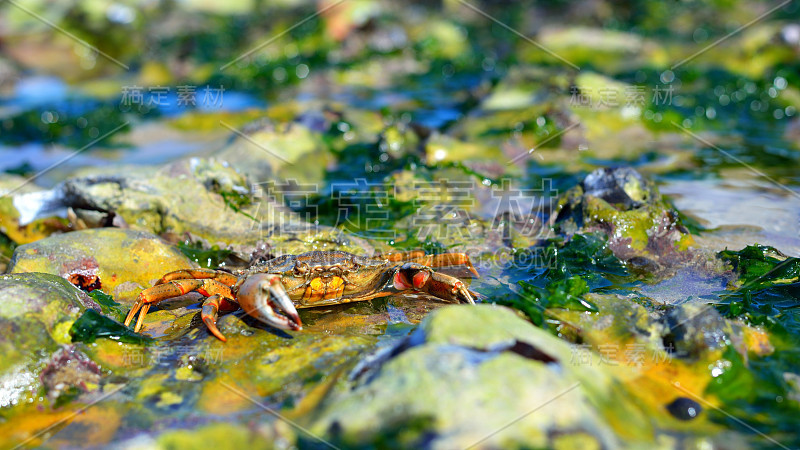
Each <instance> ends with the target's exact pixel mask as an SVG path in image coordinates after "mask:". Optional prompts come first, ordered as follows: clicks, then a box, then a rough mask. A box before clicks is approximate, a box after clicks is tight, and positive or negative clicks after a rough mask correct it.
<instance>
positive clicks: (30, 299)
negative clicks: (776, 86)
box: [0, 273, 100, 406]
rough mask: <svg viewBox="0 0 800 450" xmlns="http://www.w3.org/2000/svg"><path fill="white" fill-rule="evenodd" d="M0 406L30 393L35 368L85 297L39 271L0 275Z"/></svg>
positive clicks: (65, 337)
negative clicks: (0, 302) (0, 301)
mask: <svg viewBox="0 0 800 450" xmlns="http://www.w3.org/2000/svg"><path fill="white" fill-rule="evenodd" d="M0 299H2V304H1V305H0V331H1V332H0V355H2V356H0V406H9V405H13V404H16V403H17V402H19V401H20V400H21V399H22V398H24V397H25V396H29V395H34V394H36V391H37V389H38V386H39V379H38V371H39V370H40V368H41V366H42V365H43V364H44V363H45V361H46V360H47V358H48V355H49V354H50V353H51V352H53V351H55V350H56V349H57V348H58V346H59V344H68V343H70V342H71V339H70V336H69V333H68V331H69V328H70V326H71V324H72V323H73V322H74V321H75V320H76V319H77V318H78V316H80V314H81V313H82V312H83V311H85V310H86V309H87V308H92V309H95V310H98V311H99V310H100V307H99V305H97V304H96V303H95V302H94V301H93V300H92V299H91V298H89V297H88V296H87V295H86V294H84V293H83V292H81V291H79V290H78V289H76V288H75V287H74V286H72V285H71V284H70V283H69V282H67V281H66V280H64V279H63V278H61V277H58V276H55V275H50V274H44V273H24V274H6V275H0Z"/></svg>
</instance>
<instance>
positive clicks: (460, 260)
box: [408, 253, 480, 278]
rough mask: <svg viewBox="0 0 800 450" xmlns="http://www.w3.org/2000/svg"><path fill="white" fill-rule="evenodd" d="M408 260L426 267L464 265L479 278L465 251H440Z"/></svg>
mask: <svg viewBox="0 0 800 450" xmlns="http://www.w3.org/2000/svg"><path fill="white" fill-rule="evenodd" d="M408 261H409V262H415V263H419V264H423V265H426V266H428V267H449V266H465V267H466V268H467V269H469V271H470V272H472V274H473V275H475V278H480V274H478V271H477V270H475V267H474V266H473V265H472V261H470V260H469V255H467V254H466V253H442V254H439V255H423V256H421V257H417V258H413V259H409V260H408Z"/></svg>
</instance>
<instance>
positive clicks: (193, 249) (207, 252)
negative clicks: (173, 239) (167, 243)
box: [177, 241, 233, 269]
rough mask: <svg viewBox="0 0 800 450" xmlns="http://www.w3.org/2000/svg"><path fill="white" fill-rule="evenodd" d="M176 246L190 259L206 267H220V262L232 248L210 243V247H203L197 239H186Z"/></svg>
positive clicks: (229, 253)
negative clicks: (193, 240) (223, 247)
mask: <svg viewBox="0 0 800 450" xmlns="http://www.w3.org/2000/svg"><path fill="white" fill-rule="evenodd" d="M177 247H178V249H180V251H181V252H182V253H183V254H184V255H186V256H187V257H188V258H190V259H191V260H192V261H194V262H196V263H197V264H200V266H201V267H205V268H207V269H213V268H216V267H220V266H221V265H222V263H223V262H224V261H225V260H226V259H227V258H228V257H229V256H230V255H231V254H232V253H233V251H232V250H228V249H221V248H219V246H217V245H212V246H211V247H210V248H205V247H203V244H202V243H201V242H199V241H195V242H191V241H186V242H183V243H178V244H177Z"/></svg>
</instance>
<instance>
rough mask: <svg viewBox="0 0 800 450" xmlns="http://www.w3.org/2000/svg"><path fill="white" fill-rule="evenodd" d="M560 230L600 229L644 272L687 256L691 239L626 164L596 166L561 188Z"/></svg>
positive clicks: (557, 221)
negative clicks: (577, 181)
mask: <svg viewBox="0 0 800 450" xmlns="http://www.w3.org/2000/svg"><path fill="white" fill-rule="evenodd" d="M555 226H556V229H557V230H558V231H559V232H562V233H565V234H568V235H572V234H574V233H576V232H584V233H585V232H592V231H602V232H603V233H605V234H606V235H607V236H608V239H609V240H608V244H609V248H611V250H612V251H613V252H614V255H615V256H617V257H618V258H620V259H622V260H624V261H630V262H632V263H634V265H636V266H641V267H644V268H646V269H648V270H649V271H656V270H657V269H659V268H662V267H664V266H674V265H675V264H676V263H678V262H686V261H689V260H691V259H692V258H693V257H694V256H695V255H694V254H693V253H692V252H691V251H687V250H688V249H689V247H690V246H691V245H692V243H693V240H692V237H691V235H690V234H689V231H688V230H687V229H686V227H684V226H683V225H682V224H681V222H680V219H679V216H678V214H677V213H676V212H675V211H673V210H672V208H671V207H670V206H669V205H668V204H667V203H666V202H665V201H664V200H663V199H662V197H661V195H660V194H659V192H658V189H657V188H656V186H655V184H654V183H653V182H651V181H649V180H647V179H645V178H644V177H643V176H642V175H640V174H639V173H638V172H636V171H635V170H634V169H631V168H627V167H620V168H607V169H597V170H595V171H594V172H592V173H590V174H589V175H587V176H586V178H585V179H584V180H583V181H582V182H581V183H580V184H579V185H577V186H575V187H573V188H572V189H570V190H569V191H567V192H565V193H564V194H563V195H562V197H561V199H560V201H559V205H558V207H557V208H556V215H555Z"/></svg>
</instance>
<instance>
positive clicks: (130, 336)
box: [69, 309, 153, 344]
mask: <svg viewBox="0 0 800 450" xmlns="http://www.w3.org/2000/svg"><path fill="white" fill-rule="evenodd" d="M69 334H70V336H72V342H87V343H92V342H94V341H95V340H97V338H108V339H113V340H115V341H119V342H125V343H128V344H148V343H150V342H153V338H150V337H147V336H145V335H142V334H139V333H134V332H133V331H132V330H131V329H130V328H128V327H126V326H125V325H122V324H121V323H119V322H117V321H115V320H114V319H111V318H109V317H106V316H104V315H102V314H100V313H99V312H97V311H95V310H93V309H87V310H86V311H85V312H84V313H83V314H82V315H81V316H80V317H78V320H76V321H75V322H74V323H73V324H72V327H70V329H69Z"/></svg>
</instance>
